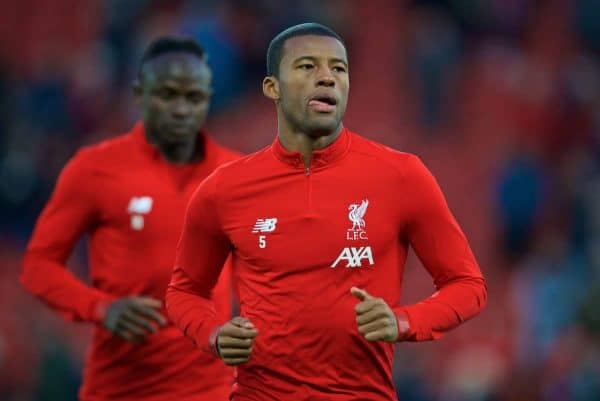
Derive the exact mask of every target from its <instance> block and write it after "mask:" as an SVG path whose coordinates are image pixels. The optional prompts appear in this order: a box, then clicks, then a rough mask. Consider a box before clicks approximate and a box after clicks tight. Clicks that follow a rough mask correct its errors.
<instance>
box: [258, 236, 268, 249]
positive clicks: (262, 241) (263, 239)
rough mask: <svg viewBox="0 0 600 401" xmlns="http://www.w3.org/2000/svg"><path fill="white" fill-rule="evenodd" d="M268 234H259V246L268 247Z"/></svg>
mask: <svg viewBox="0 0 600 401" xmlns="http://www.w3.org/2000/svg"><path fill="white" fill-rule="evenodd" d="M266 238H267V237H266V235H259V236H258V247H259V248H263V249H264V248H266V247H267V240H266Z"/></svg>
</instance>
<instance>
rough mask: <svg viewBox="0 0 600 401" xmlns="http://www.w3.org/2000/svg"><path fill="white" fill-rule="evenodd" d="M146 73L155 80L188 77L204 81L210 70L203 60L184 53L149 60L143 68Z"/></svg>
mask: <svg viewBox="0 0 600 401" xmlns="http://www.w3.org/2000/svg"><path fill="white" fill-rule="evenodd" d="M145 70H146V73H151V74H153V75H154V76H155V77H157V78H163V79H164V78H178V77H190V78H198V79H205V78H206V77H210V69H209V68H208V65H207V64H206V62H205V61H204V60H201V59H200V58H199V57H198V56H196V55H194V54H190V53H185V52H173V53H165V54H162V55H160V56H158V57H156V58H154V59H152V60H149V61H148V62H147V63H146V66H145Z"/></svg>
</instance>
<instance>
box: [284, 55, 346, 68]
mask: <svg viewBox="0 0 600 401" xmlns="http://www.w3.org/2000/svg"><path fill="white" fill-rule="evenodd" d="M302 60H309V61H312V62H315V61H316V60H317V58H316V57H313V56H301V57H298V58H297V59H295V60H294V62H293V64H296V63H298V62H300V61H302ZM329 61H330V62H333V63H342V64H344V66H345V67H346V68H348V63H347V62H346V61H345V60H343V59H341V58H337V57H334V58H332V59H329Z"/></svg>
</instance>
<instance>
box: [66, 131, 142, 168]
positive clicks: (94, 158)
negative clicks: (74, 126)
mask: <svg viewBox="0 0 600 401" xmlns="http://www.w3.org/2000/svg"><path fill="white" fill-rule="evenodd" d="M133 147H134V142H133V140H132V138H131V135H130V134H127V133H125V134H119V135H117V136H114V137H112V138H108V139H104V140H102V141H99V142H96V143H93V144H88V145H85V146H82V147H81V148H79V149H78V150H77V152H76V153H75V155H73V157H72V158H71V160H70V164H72V165H78V166H82V167H93V166H103V165H104V166H106V165H110V164H111V163H109V162H114V161H116V160H118V159H125V160H126V159H127V158H128V157H131V154H132V148H133Z"/></svg>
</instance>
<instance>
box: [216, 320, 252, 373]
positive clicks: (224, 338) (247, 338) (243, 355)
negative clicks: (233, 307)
mask: <svg viewBox="0 0 600 401" xmlns="http://www.w3.org/2000/svg"><path fill="white" fill-rule="evenodd" d="M257 334H258V330H257V329H256V327H254V325H253V324H252V322H251V321H250V320H248V319H247V318H245V317H240V316H236V317H234V318H233V319H231V320H230V321H229V322H227V323H225V324H224V325H223V326H221V328H220V329H219V334H218V335H217V350H218V351H219V357H220V358H221V359H222V360H223V362H225V364H226V365H230V366H234V365H239V364H241V363H244V362H248V359H250V355H251V354H252V345H253V344H254V338H255V337H256V336H257Z"/></svg>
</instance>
